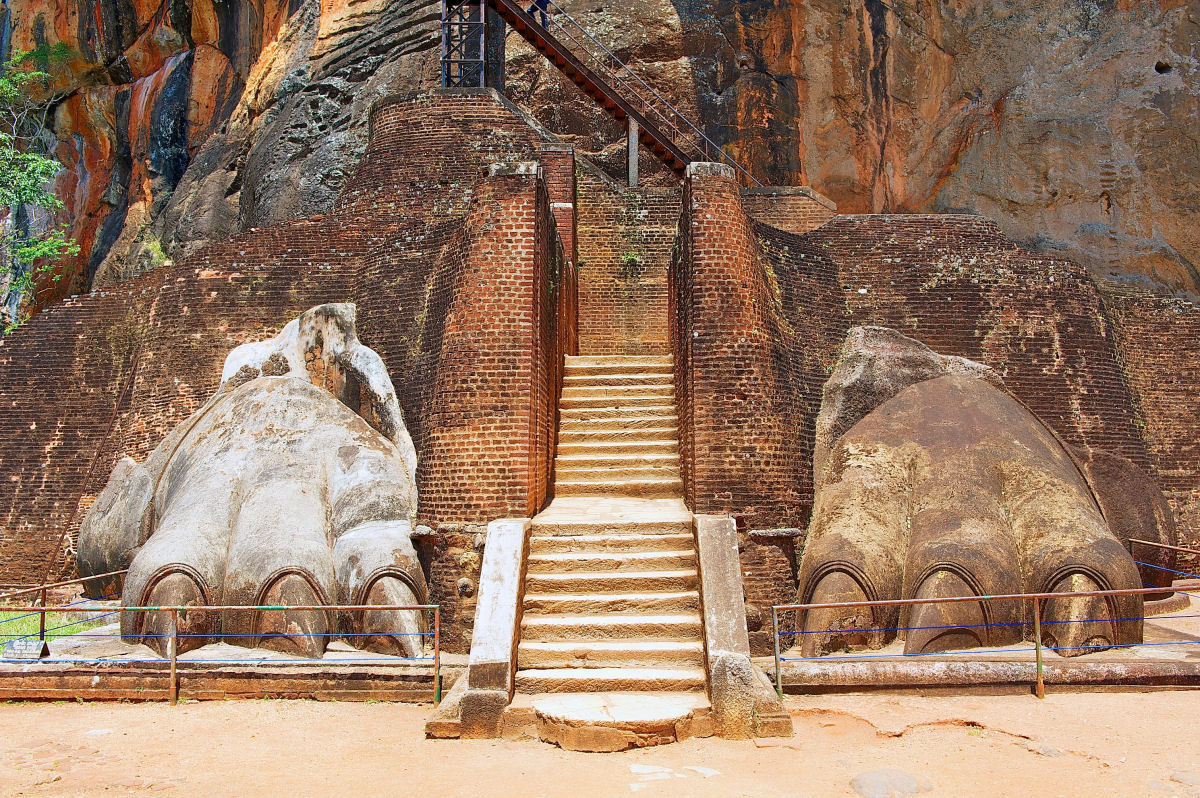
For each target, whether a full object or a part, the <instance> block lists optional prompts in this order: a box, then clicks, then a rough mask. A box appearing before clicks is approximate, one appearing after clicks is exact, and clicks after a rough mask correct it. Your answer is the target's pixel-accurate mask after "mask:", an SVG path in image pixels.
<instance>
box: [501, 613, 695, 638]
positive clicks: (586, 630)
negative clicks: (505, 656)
mask: <svg viewBox="0 0 1200 798" xmlns="http://www.w3.org/2000/svg"><path fill="white" fill-rule="evenodd" d="M702 631H703V630H702V629H701V626H700V614H699V613H698V612H692V613H659V614H613V615H580V614H578V613H548V614H545V615H526V616H524V617H523V618H522V619H521V640H544V641H555V640H632V639H649V638H656V639H661V640H695V639H697V638H698V637H699V636H700V634H701V633H702Z"/></svg>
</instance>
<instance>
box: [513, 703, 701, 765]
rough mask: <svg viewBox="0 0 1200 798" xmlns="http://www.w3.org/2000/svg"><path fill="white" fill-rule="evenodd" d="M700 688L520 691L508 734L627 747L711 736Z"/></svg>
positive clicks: (578, 746) (567, 744) (577, 745)
mask: <svg viewBox="0 0 1200 798" xmlns="http://www.w3.org/2000/svg"><path fill="white" fill-rule="evenodd" d="M709 710H710V706H709V702H708V699H707V698H706V697H705V695H704V693H702V692H700V693H698V692H657V693H644V692H643V693H556V694H551V695H537V696H529V695H517V696H516V697H515V698H514V699H513V702H512V703H511V704H510V705H509V706H508V708H507V709H506V710H505V717H504V727H505V736H506V737H513V738H518V739H520V738H537V739H539V740H541V741H542V742H547V743H553V744H554V745H557V746H559V747H560V748H563V749H566V750H568V751H589V752H609V751H625V750H628V749H630V748H644V747H647V746H652V745H662V744H665V743H673V742H677V741H680V740H686V739H688V738H690V737H710V736H712V733H713V725H712V720H711V718H710V716H709Z"/></svg>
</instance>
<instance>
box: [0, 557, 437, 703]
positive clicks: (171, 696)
mask: <svg viewBox="0 0 1200 798" xmlns="http://www.w3.org/2000/svg"><path fill="white" fill-rule="evenodd" d="M94 578H96V577H88V578H87V579H94ZM71 581H72V582H76V581H87V580H86V579H84V580H71ZM45 587H46V588H49V587H51V586H50V585H47V586H45ZM41 589H43V588H42V587H41V586H39V587H38V588H32V589H31V590H33V591H37V590H41ZM20 592H22V593H27V592H30V591H20ZM96 601H97V599H83V600H82V601H79V602H74V603H70V604H64V605H57V606H46V605H45V604H41V605H28V606H22V605H5V606H0V611H2V612H4V613H6V614H7V613H16V616H15V617H7V618H5V617H0V640H3V639H5V638H9V639H8V640H7V641H6V642H4V644H3V646H0V651H3V652H4V653H3V654H2V655H0V663H22V664H28V663H29V661H30V659H29V658H12V657H10V656H9V655H8V649H7V646H8V645H9V644H11V643H13V642H14V641H37V642H39V643H41V645H42V649H41V650H42V651H44V650H45V646H46V644H47V643H48V641H51V640H53V641H58V642H60V643H61V641H63V640H64V639H68V640H71V641H87V640H89V639H105V638H108V639H111V638H122V637H123V635H122V634H121V633H120V632H101V631H89V630H82V631H74V632H70V633H67V634H55V632H61V631H62V630H64V629H71V628H73V627H77V626H81V625H83V624H92V623H95V622H96V621H98V620H101V619H103V618H107V617H111V616H115V615H122V614H125V613H153V614H162V613H168V614H169V615H170V618H169V620H168V626H167V631H166V632H165V633H158V634H154V633H151V634H142V633H139V634H136V635H133V636H132V637H135V638H136V639H137V640H139V641H141V640H147V639H158V640H163V639H165V640H166V641H167V654H166V656H164V657H157V658H153V659H134V658H114V657H113V656H112V655H111V654H109V655H106V656H105V657H104V658H102V659H101V658H96V657H70V656H49V657H46V656H43V655H42V654H41V653H40V652H39V653H38V654H37V656H36V657H34V659H36V660H37V661H38V662H40V663H43V664H48V665H64V664H65V665H80V664H99V663H101V662H103V663H104V664H105V665H106V666H111V665H113V664H115V663H120V664H139V663H140V664H146V663H152V664H160V665H161V664H166V665H167V666H168V677H167V688H166V691H167V694H168V700H169V701H170V703H171V704H175V703H177V702H178V699H179V642H180V640H185V639H204V640H207V641H211V642H223V641H226V640H243V639H247V638H251V639H253V640H255V641H261V640H279V639H300V638H326V639H330V638H337V639H347V640H354V639H357V638H369V637H418V638H421V639H423V640H424V641H427V642H426V643H423V644H422V645H421V646H420V648H421V649H422V651H421V656H415V657H413V656H399V655H379V656H357V657H330V658H321V659H315V658H310V657H288V656H286V654H285V655H282V656H270V657H262V656H246V657H242V658H228V657H225V658H220V657H203V658H197V659H196V660H195V664H197V665H211V664H245V663H247V662H254V663H258V664H261V663H264V662H265V663H287V664H289V665H295V664H298V663H307V664H312V665H314V666H317V665H320V666H328V667H336V666H345V665H355V664H364V663H371V664H376V665H386V664H392V665H408V664H412V663H429V664H430V665H432V667H433V690H434V703H440V702H441V699H442V673H441V664H442V657H441V636H442V635H441V629H442V623H441V606H440V605H438V604H312V605H287V604H258V605H231V604H220V605H183V606H112V605H105V604H96V603H95V602H96ZM81 604H88V605H89V606H80V605H81ZM291 611H301V612H303V611H320V612H392V611H412V612H427V613H429V614H430V615H431V616H432V618H431V620H432V623H431V624H429V625H431V626H432V631H422V632H399V631H397V632H379V631H373V632H328V633H326V632H311V633H310V632H281V633H257V632H249V633H221V632H215V631H213V632H199V633H188V632H181V631H180V629H179V621H180V615H181V614H182V615H184V617H185V618H186V615H187V614H188V613H210V612H211V613H217V614H220V613H226V612H237V613H245V612H291ZM63 613H69V614H72V615H80V614H91V615H90V617H85V618H81V619H79V620H74V621H70V622H68V623H63V624H60V625H58V626H53V627H50V628H47V627H46V616H47V615H48V614H57V615H61V614H63ZM33 614H37V615H39V616H40V617H41V621H40V624H39V627H40V628H39V631H38V632H37V633H34V632H29V633H27V634H14V635H5V633H4V626H5V625H6V624H9V623H15V622H16V621H19V620H21V619H24V618H28V617H30V616H31V615H33ZM426 628H428V626H426ZM430 643H431V644H432V650H431V651H430V650H429V649H428V648H427V646H428V645H429V644H430ZM248 650H249V649H248ZM355 651H358V649H355ZM426 651H428V653H426ZM362 653H364V654H369V653H370V652H362ZM188 662H189V663H190V662H192V661H191V660H189V661H188Z"/></svg>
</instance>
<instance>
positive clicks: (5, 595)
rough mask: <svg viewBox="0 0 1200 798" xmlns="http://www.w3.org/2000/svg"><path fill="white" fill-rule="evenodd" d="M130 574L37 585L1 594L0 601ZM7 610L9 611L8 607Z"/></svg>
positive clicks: (98, 575) (124, 569)
mask: <svg viewBox="0 0 1200 798" xmlns="http://www.w3.org/2000/svg"><path fill="white" fill-rule="evenodd" d="M127 573H129V569H128V568H123V569H121V570H120V571H109V572H108V573H104V574H96V575H95V576H80V577H78V578H76V579H68V580H66V581H65V582H51V583H50V584H48V585H36V586H34V587H26V588H22V589H20V590H14V591H12V592H11V593H0V601H4V600H5V599H10V598H12V597H13V596H24V595H26V594H28V593H42V592H45V591H47V590H50V589H51V588H55V587H67V586H68V585H77V584H79V583H81V582H91V581H93V580H96V579H103V578H105V577H107V576H120V575H121V574H127ZM5 609H8V608H7V607H6V608H5Z"/></svg>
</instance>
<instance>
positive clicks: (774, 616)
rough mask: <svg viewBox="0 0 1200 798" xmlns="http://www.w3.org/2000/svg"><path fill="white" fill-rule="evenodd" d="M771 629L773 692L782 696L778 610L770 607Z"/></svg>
mask: <svg viewBox="0 0 1200 798" xmlns="http://www.w3.org/2000/svg"><path fill="white" fill-rule="evenodd" d="M771 631H772V636H773V637H774V639H775V692H777V693H779V697H780V698H783V674H782V673H781V672H780V669H779V612H778V610H776V609H775V608H774V607H771Z"/></svg>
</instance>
